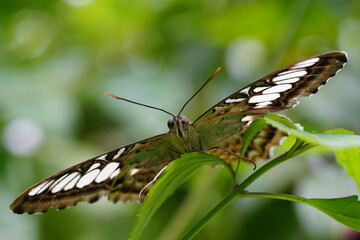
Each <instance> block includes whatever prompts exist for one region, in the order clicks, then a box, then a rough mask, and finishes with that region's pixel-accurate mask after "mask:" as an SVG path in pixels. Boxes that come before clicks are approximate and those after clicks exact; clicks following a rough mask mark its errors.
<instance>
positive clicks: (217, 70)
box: [178, 67, 221, 116]
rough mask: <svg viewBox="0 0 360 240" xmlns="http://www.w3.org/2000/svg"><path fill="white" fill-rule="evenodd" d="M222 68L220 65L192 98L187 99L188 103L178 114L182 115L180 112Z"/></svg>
mask: <svg viewBox="0 0 360 240" xmlns="http://www.w3.org/2000/svg"><path fill="white" fill-rule="evenodd" d="M220 70H221V67H218V68H217V69H216V70H215V72H214V73H213V74H212V75H211V76H210V77H209V79H208V80H206V82H204V84H203V85H202V86H201V87H200V88H199V89H198V90H197V91H196V92H195V93H194V94H193V95H192V96H191V98H189V100H187V101H186V103H185V104H184V106H183V107H182V108H181V110H180V112H179V114H178V116H179V115H180V113H181V112H182V111H183V110H184V108H185V107H186V105H187V104H188V103H189V102H190V101H191V100H192V99H193V98H194V97H195V96H196V95H197V94H198V93H199V92H200V91H201V89H203V88H204V87H205V85H206V84H208V82H210V80H211V79H213V78H214V77H215V76H216V74H217V73H218V72H219V71H220Z"/></svg>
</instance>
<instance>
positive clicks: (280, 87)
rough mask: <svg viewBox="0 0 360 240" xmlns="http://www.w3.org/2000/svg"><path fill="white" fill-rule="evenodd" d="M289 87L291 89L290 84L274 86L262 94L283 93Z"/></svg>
mask: <svg viewBox="0 0 360 240" xmlns="http://www.w3.org/2000/svg"><path fill="white" fill-rule="evenodd" d="M291 87H292V86H291V84H282V85H278V86H274V87H271V88H268V89H266V90H265V91H264V92H263V94H269V93H278V92H284V91H286V90H288V89H290V88H291Z"/></svg>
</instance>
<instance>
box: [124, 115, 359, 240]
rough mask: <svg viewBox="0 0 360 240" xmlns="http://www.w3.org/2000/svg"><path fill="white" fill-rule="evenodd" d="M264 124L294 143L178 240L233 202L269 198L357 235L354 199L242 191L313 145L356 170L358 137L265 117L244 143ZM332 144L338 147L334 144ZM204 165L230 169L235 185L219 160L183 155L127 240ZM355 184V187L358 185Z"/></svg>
mask: <svg viewBox="0 0 360 240" xmlns="http://www.w3.org/2000/svg"><path fill="white" fill-rule="evenodd" d="M265 122H267V123H268V124H271V125H272V126H274V127H276V128H278V129H280V130H282V131H284V132H286V133H287V134H289V135H292V136H295V137H296V138H297V140H296V142H295V143H294V144H293V146H292V147H291V148H290V149H289V150H288V151H286V152H285V153H284V154H282V155H280V156H278V157H277V158H275V159H274V160H272V161H270V162H268V163H267V164H265V165H264V166H262V167H261V168H260V169H258V170H257V171H256V172H254V173H253V174H251V175H250V176H249V177H247V178H246V179H245V180H244V181H242V182H239V183H237V184H236V185H235V187H234V188H232V191H231V192H230V193H229V194H228V195H227V196H226V197H225V198H224V199H223V200H222V201H221V202H220V203H219V204H218V205H217V206H216V207H214V208H213V209H212V210H210V211H209V213H208V214H207V215H206V216H205V217H204V218H202V219H201V220H200V221H199V222H198V223H197V224H195V225H194V226H193V227H192V228H191V229H190V230H189V231H188V232H187V233H186V234H185V235H184V236H183V237H182V238H181V239H184V240H185V239H192V238H193V237H194V236H195V235H196V234H197V233H198V232H199V231H200V230H201V229H202V228H203V227H204V225H205V224H206V223H208V222H209V221H210V220H211V219H212V218H213V217H214V216H215V214H217V213H218V212H219V211H220V210H222V209H223V208H224V207H226V206H227V205H228V204H229V203H231V202H232V201H233V200H234V199H236V198H249V197H262V198H273V199H281V200H288V201H294V202H299V203H303V204H307V205H309V206H312V207H314V208H316V209H318V210H320V211H322V212H324V213H326V214H327V215H329V216H330V217H332V218H334V219H335V220H337V221H339V222H341V223H342V224H345V225H347V226H349V227H351V228H353V229H355V230H357V231H360V202H359V201H358V196H349V197H343V198H333V199H307V198H303V197H299V196H295V195H289V194H288V195H285V194H275V193H255V192H248V191H246V189H247V187H248V186H249V185H250V184H251V183H252V182H254V181H255V180H256V179H257V178H259V177H261V176H262V175H263V174H264V173H266V172H267V171H269V170H270V169H272V168H273V167H276V166H277V165H278V164H280V163H283V162H284V161H287V160H290V159H291V158H293V157H295V156H296V155H298V154H299V153H302V152H304V151H306V150H308V149H310V148H311V147H314V146H317V145H321V146H325V147H328V148H330V149H335V150H336V149H341V150H336V151H342V153H343V152H344V151H346V157H347V158H345V157H344V156H343V155H342V154H340V156H341V157H342V158H341V162H340V163H341V164H343V165H345V166H349V165H350V164H349V163H348V162H351V163H352V164H354V167H356V166H360V162H359V161H358V159H357V162H355V158H356V157H357V156H358V155H359V151H360V136H358V135H353V133H351V132H349V131H346V130H343V129H335V130H330V131H327V132H326V133H325V134H315V133H310V132H306V131H302V130H299V129H297V126H296V125H295V124H293V123H292V122H291V121H289V120H288V119H286V118H282V117H279V116H278V115H274V114H269V115H267V116H266V117H265V118H264V119H261V118H258V119H256V120H255V121H254V122H253V123H252V125H251V126H250V128H249V129H248V130H247V133H246V134H245V137H244V142H245V143H246V142H250V141H251V139H252V138H253V137H254V136H255V133H256V132H257V131H259V130H260V129H261V127H263V126H265V125H266V124H264V123H265ZM336 142H341V143H340V144H334V143H336ZM335 147H336V148H335ZM337 155H339V154H337ZM204 164H221V165H223V166H225V167H226V168H227V169H230V172H231V173H232V176H233V180H234V181H236V173H235V172H232V170H231V168H230V166H229V165H228V164H227V163H226V162H224V161H223V160H221V159H219V158H217V157H214V156H211V155H207V154H203V153H189V154H184V155H183V156H182V157H181V158H179V159H177V160H175V161H173V162H171V163H170V164H169V166H168V167H167V169H166V170H165V173H164V174H163V176H161V177H160V179H159V180H158V181H156V183H155V185H154V186H153V187H152V188H151V189H150V192H149V195H148V196H147V198H146V199H145V201H144V203H143V205H142V206H141V208H140V212H139V215H138V219H137V221H136V223H135V225H134V228H133V230H132V233H131V235H130V239H134V240H135V239H140V236H141V233H142V232H143V230H144V228H145V227H146V225H147V223H148V222H149V221H150V220H151V218H152V217H154V214H155V213H156V211H157V210H158V208H159V207H160V206H161V204H162V203H163V202H164V201H165V199H166V198H167V197H168V196H169V195H170V194H171V193H173V192H174V191H175V189H176V188H178V187H179V186H180V185H181V184H182V183H183V182H184V181H185V180H187V178H188V177H189V176H190V174H191V173H193V172H194V171H195V170H197V169H198V168H199V167H201V166H202V165H204ZM353 177H354V179H355V181H356V180H358V179H359V178H358V177H356V176H353ZM357 183H358V184H359V182H357Z"/></svg>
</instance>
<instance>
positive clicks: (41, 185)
mask: <svg viewBox="0 0 360 240" xmlns="http://www.w3.org/2000/svg"><path fill="white" fill-rule="evenodd" d="M46 183H48V182H43V183H42V184H40V185H39V186H36V187H34V188H33V189H31V191H30V192H29V193H28V195H29V196H34V195H36V193H37V192H38V191H39V190H40V189H41V188H42V187H43V186H44V185H45V184H46Z"/></svg>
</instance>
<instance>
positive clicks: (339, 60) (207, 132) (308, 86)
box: [194, 51, 347, 159]
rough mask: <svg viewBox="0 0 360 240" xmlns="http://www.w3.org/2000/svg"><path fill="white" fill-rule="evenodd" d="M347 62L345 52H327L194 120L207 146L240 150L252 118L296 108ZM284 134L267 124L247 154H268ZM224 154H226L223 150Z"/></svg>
mask: <svg viewBox="0 0 360 240" xmlns="http://www.w3.org/2000/svg"><path fill="white" fill-rule="evenodd" d="M346 62H347V56H346V53H345V52H340V51H336V52H328V53H324V54H321V55H317V56H314V57H310V58H307V59H304V60H302V61H299V62H297V63H294V64H291V65H289V66H287V67H285V68H283V69H281V70H278V71H276V72H274V73H271V74H269V75H267V76H265V77H263V78H261V79H259V80H257V81H255V82H253V83H251V84H250V85H248V86H246V87H244V88H242V89H241V90H239V91H237V92H235V93H233V94H232V95H230V96H229V97H227V98H225V99H224V100H222V101H221V102H219V103H218V104H216V105H215V106H213V107H212V108H210V109H209V110H208V111H207V112H205V113H204V114H203V115H202V116H201V117H199V118H198V119H197V120H196V121H195V122H194V125H195V126H196V127H197V129H198V131H199V135H200V136H202V139H201V141H202V143H203V146H204V148H205V149H206V148H207V149H210V148H214V147H220V148H226V149H233V148H236V149H237V152H239V149H240V146H241V144H242V143H241V139H242V136H243V133H244V132H245V129H246V127H247V126H248V125H249V123H251V121H253V120H254V119H255V118H257V117H260V116H262V115H264V114H266V113H269V112H276V111H281V110H285V109H288V108H292V107H294V106H295V105H296V104H297V100H296V99H297V98H298V97H303V96H310V95H312V94H314V93H316V92H317V91H318V89H319V88H320V87H321V86H322V85H324V84H325V83H326V82H327V81H328V80H329V79H330V78H331V77H333V76H334V75H335V74H336V73H337V72H338V71H339V70H340V69H341V68H342V67H343V66H344V64H345V63H346ZM283 135H284V134H281V133H280V132H279V131H278V130H276V129H275V128H272V127H266V128H265V129H263V130H262V131H260V132H259V133H258V135H257V136H255V138H254V140H253V142H252V143H251V144H250V148H249V150H248V152H247V153H246V157H249V159H256V158H259V157H260V158H264V157H266V156H268V155H269V154H268V150H270V147H271V146H273V145H274V144H277V143H278V142H279V141H280V139H281V138H282V136H283ZM267 143H270V144H267ZM265 145H267V146H265ZM264 147H265V148H264ZM216 151H217V152H221V150H212V152H215V154H216ZM250 151H252V153H250ZM264 151H266V152H264ZM256 152H257V153H256ZM218 154H219V153H218ZM222 154H226V153H224V152H223V151H222Z"/></svg>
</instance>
